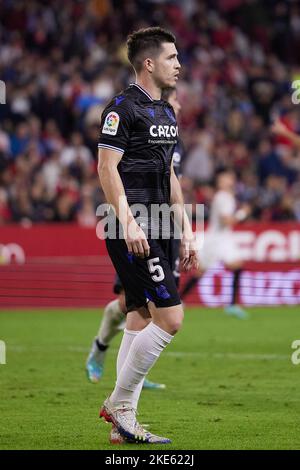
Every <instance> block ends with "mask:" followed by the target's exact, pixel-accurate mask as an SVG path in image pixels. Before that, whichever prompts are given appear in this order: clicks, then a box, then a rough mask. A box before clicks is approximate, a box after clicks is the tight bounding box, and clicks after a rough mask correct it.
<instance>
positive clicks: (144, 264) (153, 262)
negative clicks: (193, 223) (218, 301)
mask: <svg viewBox="0 0 300 470" xmlns="http://www.w3.org/2000/svg"><path fill="white" fill-rule="evenodd" d="M148 243H149V245H150V256H149V257H148V258H144V259H141V258H138V257H136V256H134V255H130V254H129V253H128V249H127V245H126V243H125V240H110V239H106V246H107V250H108V253H109V256H110V258H111V260H112V262H113V265H114V267H115V270H116V272H117V274H118V276H119V278H120V280H121V283H122V286H123V287H124V291H125V298H126V306H127V311H132V310H136V309H137V308H139V307H143V306H146V305H147V303H148V301H149V300H150V301H152V302H153V303H154V304H155V306H156V307H159V308H161V307H172V306H174V305H180V304H181V302H180V298H179V295H178V292H177V288H176V283H175V279H174V275H173V272H172V266H171V264H172V246H171V243H170V240H151V239H149V240H148Z"/></svg>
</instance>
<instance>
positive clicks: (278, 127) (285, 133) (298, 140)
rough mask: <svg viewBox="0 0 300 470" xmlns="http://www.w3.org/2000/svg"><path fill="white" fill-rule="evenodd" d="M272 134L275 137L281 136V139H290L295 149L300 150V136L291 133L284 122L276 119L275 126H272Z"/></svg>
mask: <svg viewBox="0 0 300 470" xmlns="http://www.w3.org/2000/svg"><path fill="white" fill-rule="evenodd" d="M271 132H273V134H275V135H279V136H281V137H286V138H287V139H289V140H290V141H291V142H292V143H293V145H295V147H298V148H300V135H298V134H296V133H295V132H293V131H291V130H290V129H289V128H288V127H287V126H286V125H285V124H284V123H283V122H281V121H280V120H279V119H276V121H275V122H274V124H273V125H272V126H271Z"/></svg>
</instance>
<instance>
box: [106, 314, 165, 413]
mask: <svg viewBox="0 0 300 470" xmlns="http://www.w3.org/2000/svg"><path fill="white" fill-rule="evenodd" d="M172 339H173V336H172V335H170V334H169V333H167V332H166V331H164V330H162V329H161V328H160V327H159V326H157V325H155V324H154V323H152V322H151V323H149V325H148V326H146V328H144V329H143V330H142V331H140V332H139V333H138V334H137V335H136V336H135V338H134V339H133V341H132V344H131V347H130V349H129V352H128V354H127V357H126V360H125V363H124V365H123V367H122V369H121V370H120V372H119V374H118V378H117V383H116V386H115V389H114V391H113V392H112V394H111V396H110V399H111V401H112V403H113V404H114V405H115V406H123V405H125V406H130V407H135V408H136V406H137V402H136V395H135V394H136V393H137V390H138V388H139V387H141V386H142V384H143V380H144V378H145V377H146V375H147V373H148V372H149V370H150V369H151V367H152V366H153V365H154V364H155V362H156V361H157V359H158V358H159V356H160V354H161V352H162V351H163V350H164V348H165V347H166V346H167V345H168V344H169V343H170V342H171V340H172Z"/></svg>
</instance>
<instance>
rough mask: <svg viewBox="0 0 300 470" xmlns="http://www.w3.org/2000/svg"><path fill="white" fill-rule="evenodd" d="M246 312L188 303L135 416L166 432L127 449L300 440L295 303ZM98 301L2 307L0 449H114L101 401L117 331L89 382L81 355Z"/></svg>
mask: <svg viewBox="0 0 300 470" xmlns="http://www.w3.org/2000/svg"><path fill="white" fill-rule="evenodd" d="M249 311H250V313H251V318H250V319H248V320H238V319H235V318H231V317H227V316H226V315H225V314H224V313H223V312H222V310H218V309H215V310H209V309H200V308H193V309H192V308H191V309H187V311H186V319H185V324H184V327H183V329H182V331H181V332H180V333H179V334H178V335H177V337H176V338H175V340H174V341H173V343H172V344H171V345H170V346H169V347H168V348H167V349H166V351H164V353H163V354H162V356H161V358H160V359H159V361H158V363H157V364H156V365H155V366H154V368H153V369H152V371H151V373H150V375H149V378H150V379H152V380H155V381H160V382H164V383H166V384H167V389H166V390H162V391H144V392H143V393H142V398H141V401H140V407H139V413H140V414H139V420H140V421H141V422H142V423H148V424H149V425H150V429H151V431H153V432H154V433H158V434H161V435H165V436H168V437H170V438H171V439H172V444H170V445H166V446H146V445H143V446H136V445H130V444H127V445H126V446H122V448H126V449H130V450H132V449H135V448H143V449H146V448H151V449H166V450H167V449H178V450H181V449H300V443H299V433H298V422H299V413H300V400H299V390H300V365H299V366H295V365H293V364H292V362H291V354H292V352H293V350H292V349H291V344H292V342H293V341H294V340H295V339H300V307H280V308H275V307H273V308H255V309H250V310H249ZM100 318H101V313H100V312H99V311H96V310H83V309H81V310H61V311H60V310H54V309H53V310H43V311H37V310H35V311H29V310H27V311H26V310H24V311H1V312H0V340H3V341H5V343H6V347H7V364H6V365H0V397H1V400H0V449H111V448H114V449H118V446H111V445H110V444H109V443H108V433H109V430H110V426H108V425H105V424H104V423H103V422H102V421H100V420H99V419H98V410H99V407H100V405H101V403H102V402H103V400H104V399H105V397H106V396H107V395H108V394H109V393H110V391H111V390H112V387H113V384H114V381H115V359H116V355H117V348H118V345H119V342H120V339H121V335H119V336H118V337H117V338H115V339H114V341H113V343H112V345H111V348H110V351H109V353H108V354H107V363H106V369H105V376H104V377H103V379H102V381H101V383H99V384H97V385H93V384H90V383H88V381H87V379H86V376H85V369H84V365H85V359H86V355H87V351H88V349H89V346H90V343H91V340H92V338H93V337H94V336H95V334H96V332H97V329H98V325H99V321H100Z"/></svg>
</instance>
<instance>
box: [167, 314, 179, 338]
mask: <svg viewBox="0 0 300 470" xmlns="http://www.w3.org/2000/svg"><path fill="white" fill-rule="evenodd" d="M182 323H183V312H178V313H176V314H174V316H170V317H169V318H168V320H167V328H168V331H169V333H170V334H171V335H175V334H176V333H177V332H178V331H179V330H180V328H181V327H182Z"/></svg>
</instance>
